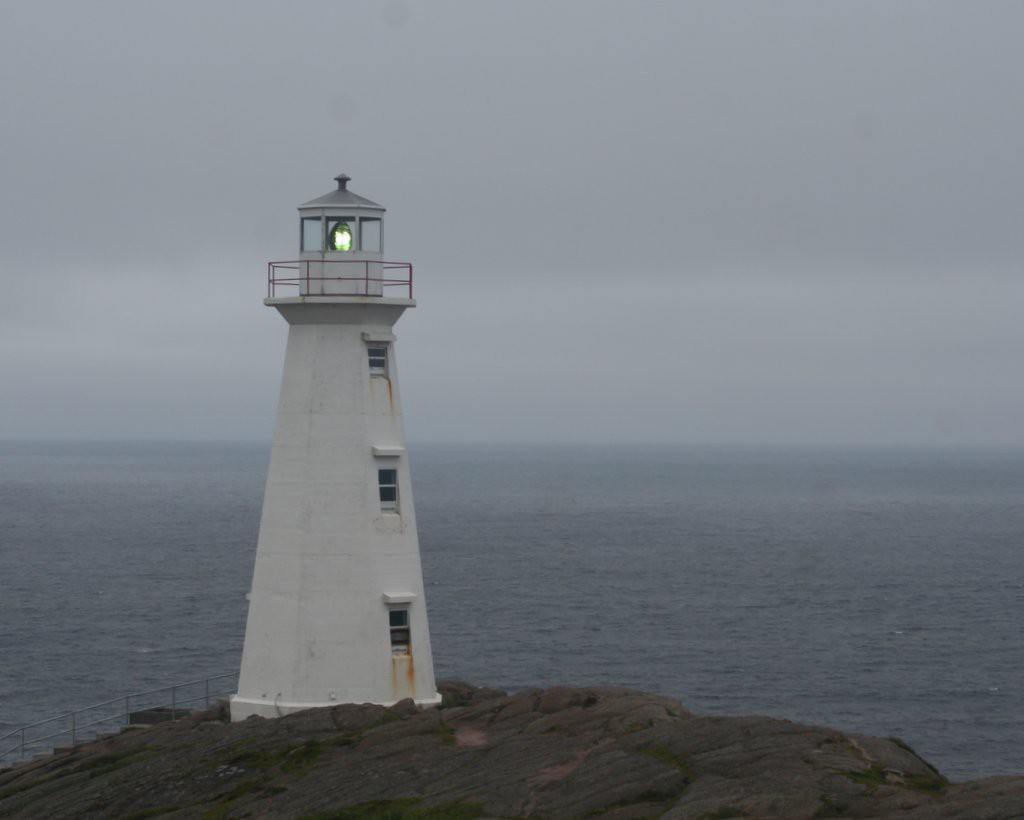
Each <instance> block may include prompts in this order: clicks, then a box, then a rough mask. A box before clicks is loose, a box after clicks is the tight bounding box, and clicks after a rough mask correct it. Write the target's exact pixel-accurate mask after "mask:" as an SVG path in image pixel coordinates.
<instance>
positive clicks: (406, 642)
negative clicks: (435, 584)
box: [388, 605, 412, 656]
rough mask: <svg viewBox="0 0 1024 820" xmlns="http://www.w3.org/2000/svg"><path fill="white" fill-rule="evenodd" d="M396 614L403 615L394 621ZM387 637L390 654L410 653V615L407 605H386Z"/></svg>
mask: <svg viewBox="0 0 1024 820" xmlns="http://www.w3.org/2000/svg"><path fill="white" fill-rule="evenodd" d="M396 615H399V616H402V615H404V616H405V617H404V618H399V619H397V620H398V623H396V618H395V616H396ZM388 638H389V643H390V645H391V654H392V656H402V655H411V654H412V651H411V650H412V617H411V616H410V614H409V607H408V606H407V605H406V606H394V607H388Z"/></svg>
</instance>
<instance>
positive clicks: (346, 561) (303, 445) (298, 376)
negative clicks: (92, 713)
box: [231, 174, 440, 721]
mask: <svg viewBox="0 0 1024 820" xmlns="http://www.w3.org/2000/svg"><path fill="white" fill-rule="evenodd" d="M335 179H336V180H337V182H338V188H337V190H335V191H331V192H330V193H328V194H326V195H324V196H322V197H319V198H318V199H314V200H312V201H310V202H307V203H305V204H304V205H300V206H299V225H300V231H299V235H300V258H299V259H298V260H297V261H294V262H272V263H270V265H269V267H268V273H269V275H268V294H267V297H268V298H267V299H266V300H265V303H266V304H267V305H271V306H273V307H274V308H276V309H277V310H278V312H280V314H281V315H282V316H283V317H284V318H285V320H286V321H287V322H288V325H289V327H288V348H287V352H286V354H285V363H284V375H283V377H282V379H281V396H280V401H279V403H278V409H277V427H276V429H275V431H274V446H273V450H272V452H271V458H270V469H269V472H268V475H267V487H266V494H265V495H264V499H263V517H262V519H261V521H260V534H259V541H258V544H257V547H256V565H255V569H254V571H253V581H252V591H251V592H250V595H249V619H248V623H247V625H246V630H245V646H244V648H243V650H242V667H241V672H240V675H239V680H238V694H237V695H235V696H234V697H232V699H231V719H232V720H236V721H237V720H244V719H245V718H246V717H248V716H250V715H261V716H264V717H277V716H280V715H285V714H288V713H289V712H294V711H297V710H299V709H308V708H310V707H314V706H330V705H333V704H337V703H379V704H385V705H387V704H391V703H395V702H396V701H399V700H402V699H404V698H413V699H414V700H415V701H416V702H417V703H421V704H432V703H438V702H439V701H440V695H438V693H437V689H436V687H435V684H434V667H433V661H432V659H431V654H430V635H429V631H428V629H427V608H426V602H425V601H424V596H423V574H422V571H421V569H420V554H419V541H418V539H417V536H416V517H415V514H414V512H413V501H412V485H411V483H410V479H409V462H408V459H407V457H406V451H405V432H404V429H403V424H402V406H401V401H400V399H399V392H398V370H397V366H396V360H395V336H394V332H393V327H394V324H395V322H397V321H398V318H399V317H400V316H401V315H402V313H403V312H404V311H405V310H406V308H411V307H415V305H416V303H415V302H414V301H413V299H412V266H411V265H409V264H406V263H394V262H384V261H383V255H382V253H383V245H382V238H383V231H382V217H383V214H384V208H383V207H381V206H380V205H378V204H377V203H375V202H371V201H370V200H368V199H365V198H364V197H361V196H359V195H357V194H354V193H352V192H351V191H349V190H348V187H347V186H348V181H349V178H348V177H347V176H345V175H344V174H342V175H340V176H338V177H335Z"/></svg>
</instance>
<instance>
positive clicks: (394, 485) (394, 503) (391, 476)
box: [377, 470, 398, 512]
mask: <svg viewBox="0 0 1024 820" xmlns="http://www.w3.org/2000/svg"><path fill="white" fill-rule="evenodd" d="M377 484H378V485H379V486H380V508H381V509H382V510H383V511H384V512H395V511H397V510H398V470H377Z"/></svg>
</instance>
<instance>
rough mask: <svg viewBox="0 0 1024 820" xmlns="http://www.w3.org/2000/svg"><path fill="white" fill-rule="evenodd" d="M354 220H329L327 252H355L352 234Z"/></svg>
mask: <svg viewBox="0 0 1024 820" xmlns="http://www.w3.org/2000/svg"><path fill="white" fill-rule="evenodd" d="M354 221H355V220H353V219H328V220H327V250H329V251H338V252H342V253H344V252H346V251H351V250H354V249H355V248H354V247H353V246H354V239H355V237H354V236H353V234H352V223H353V222H354Z"/></svg>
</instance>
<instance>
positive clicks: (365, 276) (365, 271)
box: [363, 260, 370, 296]
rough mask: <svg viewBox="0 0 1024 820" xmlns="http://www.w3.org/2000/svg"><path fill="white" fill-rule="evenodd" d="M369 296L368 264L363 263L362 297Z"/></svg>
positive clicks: (367, 262) (366, 262) (367, 261)
mask: <svg viewBox="0 0 1024 820" xmlns="http://www.w3.org/2000/svg"><path fill="white" fill-rule="evenodd" d="M369 295H370V262H369V260H366V261H364V262H363V296H369Z"/></svg>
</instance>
